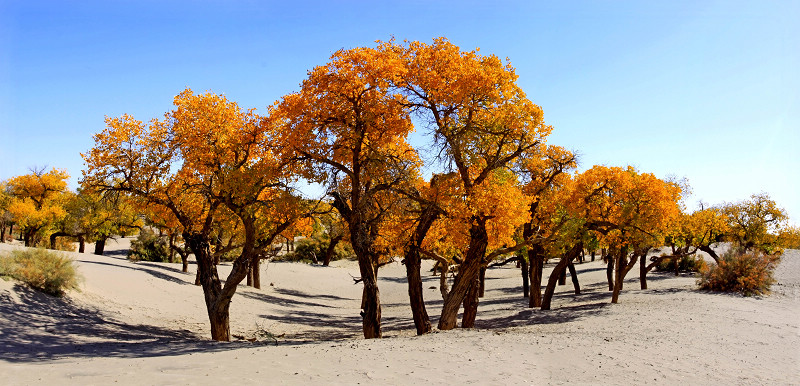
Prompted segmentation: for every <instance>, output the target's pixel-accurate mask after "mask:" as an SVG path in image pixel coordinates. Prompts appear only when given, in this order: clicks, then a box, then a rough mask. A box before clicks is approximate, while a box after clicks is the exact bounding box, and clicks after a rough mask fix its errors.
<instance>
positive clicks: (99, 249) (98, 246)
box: [94, 237, 106, 256]
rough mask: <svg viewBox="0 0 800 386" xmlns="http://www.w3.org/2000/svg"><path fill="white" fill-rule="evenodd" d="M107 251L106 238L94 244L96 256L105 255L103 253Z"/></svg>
mask: <svg viewBox="0 0 800 386" xmlns="http://www.w3.org/2000/svg"><path fill="white" fill-rule="evenodd" d="M105 249H106V238H105V237H101V238H99V239H97V241H95V242H94V254H95V255H100V256H102V255H103V251H104V250H105Z"/></svg>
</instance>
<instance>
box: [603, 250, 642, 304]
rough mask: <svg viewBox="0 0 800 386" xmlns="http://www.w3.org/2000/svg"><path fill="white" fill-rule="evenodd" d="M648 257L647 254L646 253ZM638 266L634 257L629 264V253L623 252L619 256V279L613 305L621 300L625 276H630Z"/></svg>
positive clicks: (617, 278) (612, 296)
mask: <svg viewBox="0 0 800 386" xmlns="http://www.w3.org/2000/svg"><path fill="white" fill-rule="evenodd" d="M645 255H646V253H645ZM635 264H636V257H635V256H634V257H633V258H631V261H630V262H628V252H627V251H622V252H620V255H619V260H618V261H617V277H616V282H615V283H614V293H613V294H612V295H611V303H617V301H618V300H619V293H620V292H621V291H622V287H623V283H624V281H625V276H626V275H627V274H628V271H630V269H631V268H633V266H634V265H635Z"/></svg>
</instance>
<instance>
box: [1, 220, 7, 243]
mask: <svg viewBox="0 0 800 386" xmlns="http://www.w3.org/2000/svg"><path fill="white" fill-rule="evenodd" d="M5 242H6V224H5V223H3V226H2V227H0V243H5Z"/></svg>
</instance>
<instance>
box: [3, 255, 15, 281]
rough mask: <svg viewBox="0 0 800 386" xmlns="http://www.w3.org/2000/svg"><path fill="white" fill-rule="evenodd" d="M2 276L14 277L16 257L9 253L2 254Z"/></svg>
mask: <svg viewBox="0 0 800 386" xmlns="http://www.w3.org/2000/svg"><path fill="white" fill-rule="evenodd" d="M0 277H2V278H4V279H5V278H13V277H14V259H12V258H11V256H9V255H7V254H2V255H0Z"/></svg>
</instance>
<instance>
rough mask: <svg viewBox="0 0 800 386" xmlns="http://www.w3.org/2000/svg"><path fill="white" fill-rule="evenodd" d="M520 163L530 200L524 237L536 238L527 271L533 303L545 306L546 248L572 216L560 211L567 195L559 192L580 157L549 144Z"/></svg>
mask: <svg viewBox="0 0 800 386" xmlns="http://www.w3.org/2000/svg"><path fill="white" fill-rule="evenodd" d="M534 150H538V149H534ZM518 165H519V166H518V167H517V170H518V173H519V174H520V176H521V177H522V179H523V192H524V193H525V195H526V196H527V197H528V199H529V201H530V204H529V205H528V213H529V218H528V221H527V222H526V223H525V224H524V228H523V232H522V236H523V238H524V239H526V240H531V241H532V243H531V245H530V246H529V247H528V248H527V254H528V261H529V263H530V267H529V271H528V272H526V273H525V274H526V275H527V277H529V278H530V283H531V293H530V297H529V307H541V305H542V289H541V286H542V270H543V269H544V260H545V251H546V250H547V248H548V247H549V246H550V245H551V244H552V243H553V242H554V241H556V239H557V237H556V236H557V235H558V232H559V230H560V229H561V228H562V227H563V226H564V225H565V223H566V221H567V220H568V218H567V217H566V216H564V213H563V212H560V211H559V209H560V207H559V204H558V203H559V202H560V201H561V200H562V199H563V197H560V196H559V193H560V192H561V191H562V188H563V186H564V185H565V184H566V183H567V182H569V179H570V175H569V174H568V173H570V172H571V171H572V170H574V169H575V168H576V167H577V159H576V157H575V154H573V153H572V152H570V151H568V150H566V149H564V148H562V147H559V146H548V147H547V148H546V150H545V151H544V152H541V151H532V152H528V153H526V154H524V155H523V156H522V157H520V159H519V161H518Z"/></svg>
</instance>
